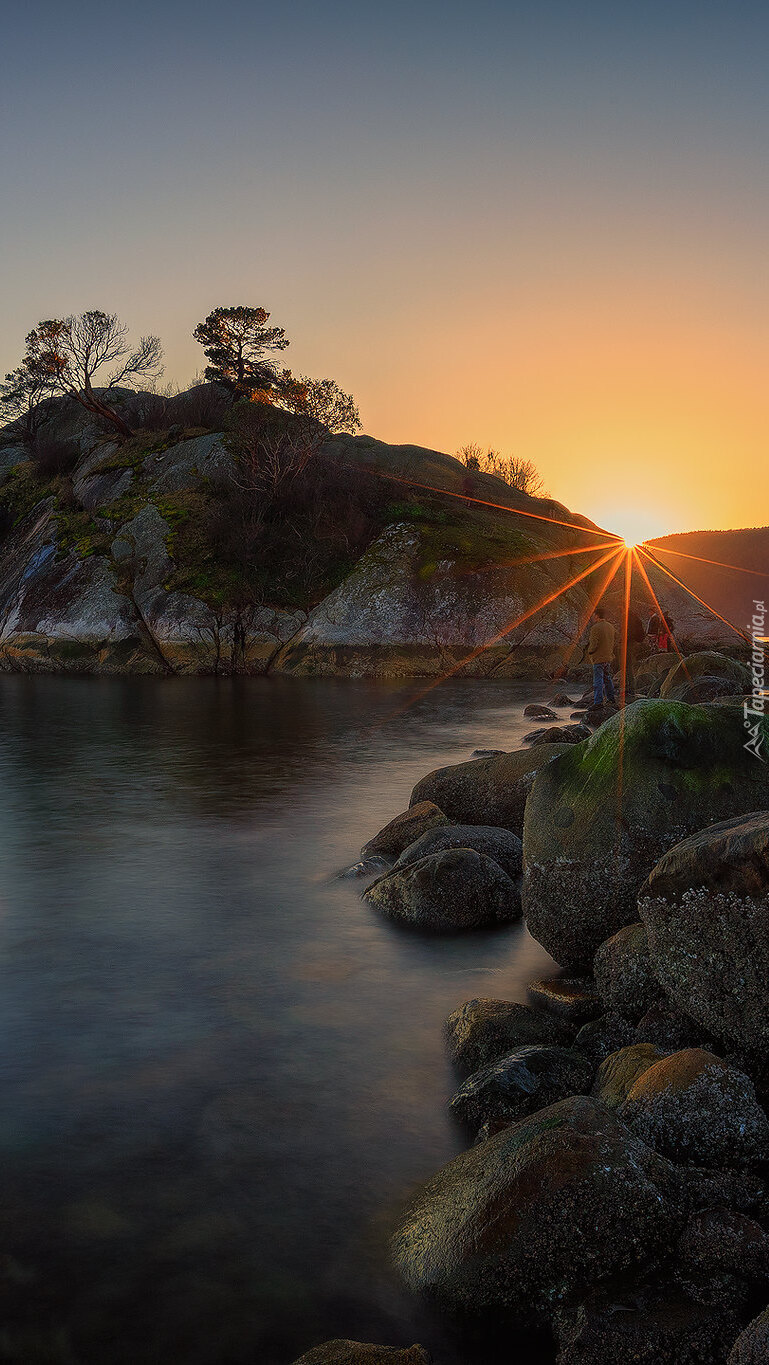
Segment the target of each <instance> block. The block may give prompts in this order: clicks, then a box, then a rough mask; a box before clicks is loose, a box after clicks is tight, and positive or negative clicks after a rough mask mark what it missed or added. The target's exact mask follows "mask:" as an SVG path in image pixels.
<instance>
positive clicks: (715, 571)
mask: <svg viewBox="0 0 769 1365" xmlns="http://www.w3.org/2000/svg"><path fill="white" fill-rule="evenodd" d="M649 549H651V550H653V552H655V553H657V554H658V559H659V561H660V563H661V564H664V565H665V567H666V568H667V569H669V570H670V571H671V573H674V574H676V575H677V576H678V578H680V579H681V580H682V581H683V582H684V583H686V585H687V587H689V588H691V589H692V591H693V592H696V593H697V594H698V596H699V597H702V598H704V599H705V601H706V602H709V603H710V604H711V605H712V606H714V607H715V608H716V611H719V612H720V613H721V615H722V616H726V617H727V618H728V619H729V620H730V621H733V622H734V624H735V625H737V626H739V627H741V628H742V629H743V630H744V629H745V627H746V625H747V623H748V621H749V620H750V617H751V616H752V614H753V602H754V600H758V601H763V600H764V599H765V598H766V597H767V595H769V526H753V527H748V528H746V529H744V530H739V531H685V532H683V533H681V534H680V535H673V536H661V537H660V538H659V539H658V540H652V541H649ZM688 556H694V557H693V558H689V557H688ZM704 560H708V561H711V562H709V563H704V562H703V561H704ZM725 565H733V566H734V567H732V568H726V567H721V566H725Z"/></svg>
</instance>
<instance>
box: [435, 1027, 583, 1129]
mask: <svg viewBox="0 0 769 1365" xmlns="http://www.w3.org/2000/svg"><path fill="white" fill-rule="evenodd" d="M592 1079H593V1067H592V1065H591V1064H590V1062H589V1061H588V1060H587V1058H586V1057H585V1056H584V1055H583V1054H581V1053H579V1052H575V1051H574V1050H573V1049H572V1048H567V1047H548V1046H547V1045H546V1044H541V1043H540V1044H534V1045H532V1046H531V1047H522V1048H518V1050H517V1051H516V1052H508V1053H507V1054H506V1055H505V1056H504V1057H501V1058H500V1059H499V1061H497V1062H491V1063H490V1064H489V1065H488V1066H484V1067H481V1069H480V1071H476V1072H474V1073H473V1075H472V1076H469V1077H468V1079H467V1080H466V1081H465V1083H464V1085H462V1086H461V1087H460V1089H459V1090H458V1091H457V1093H456V1094H455V1096H454V1098H453V1099H452V1101H451V1109H452V1112H453V1113H454V1114H455V1115H456V1117H457V1118H458V1119H460V1120H461V1121H462V1122H463V1123H466V1124H467V1125H468V1127H470V1128H473V1129H475V1130H477V1129H479V1128H480V1127H481V1126H482V1125H483V1124H484V1123H487V1122H489V1123H490V1122H494V1121H504V1122H505V1123H512V1122H517V1120H518V1119H522V1118H525V1117H526V1115H527V1114H533V1113H534V1112H535V1111H536V1110H537V1109H544V1108H546V1106H547V1105H550V1104H555V1103H556V1101H557V1100H564V1099H566V1098H567V1097H568V1096H569V1095H585V1094H587V1091H588V1090H589V1089H590V1082H591V1081H592Z"/></svg>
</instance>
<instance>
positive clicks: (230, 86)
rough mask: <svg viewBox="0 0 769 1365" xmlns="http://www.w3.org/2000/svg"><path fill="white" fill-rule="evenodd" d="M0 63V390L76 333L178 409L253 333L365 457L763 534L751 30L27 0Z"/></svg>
mask: <svg viewBox="0 0 769 1365" xmlns="http://www.w3.org/2000/svg"><path fill="white" fill-rule="evenodd" d="M3 44H4V55H3V57H2V81H1V82H0V104H1V106H2V110H1V112H2V127H3V132H2V180H1V181H0V185H1V187H2V265H3V270H2V286H1V288H0V367H2V370H3V371H5V370H6V369H9V368H10V367H11V366H13V365H15V364H16V363H17V362H18V359H19V358H20V354H21V348H22V343H23V338H24V335H25V333H26V332H27V331H28V330H29V328H30V327H31V326H32V325H34V323H36V322H37V321H38V319H39V318H41V317H50V316H54V315H57V314H66V313H68V312H73V311H80V310H82V309H83V308H88V307H101V308H105V309H108V310H115V311H117V312H119V313H120V314H121V315H122V316H123V317H124V318H125V320H126V321H127V322H129V323H130V325H131V327H132V331H133V332H134V333H136V334H138V333H140V332H157V333H159V335H160V336H161V338H162V341H163V344H164V347H165V351H166V378H167V379H169V380H175V381H178V382H179V383H186V382H188V381H189V380H190V379H191V377H192V376H193V375H194V374H195V372H196V371H197V370H198V369H199V368H200V367H201V366H202V363H203V361H202V353H201V351H200V349H199V347H198V346H197V345H196V344H195V342H194V341H193V340H192V337H191V332H192V328H193V326H194V324H195V322H196V321H198V319H199V318H201V317H203V316H204V315H205V314H206V313H207V312H208V311H209V310H210V308H212V307H213V306H215V305H217V304H219V303H225V304H229V303H250V304H261V305H263V306H264V307H267V308H269V309H271V311H272V315H273V320H274V321H275V322H277V323H279V324H281V325H283V326H285V327H286V329H287V331H288V333H289V336H290V337H291V339H292V345H291V348H290V350H289V351H288V352H286V355H285V360H286V363H288V364H290V365H291V366H292V368H294V369H295V370H298V371H304V372H309V373H312V374H317V375H326V374H330V375H333V376H334V377H335V378H336V379H337V380H338V381H339V382H340V383H341V384H342V386H343V387H344V388H348V389H351V390H352V391H353V392H354V393H355V395H356V397H357V399H358V401H359V405H360V408H361V414H362V417H363V422H364V428H365V430H366V431H368V432H371V433H372V434H375V435H377V436H379V437H382V438H383V439H386V440H390V441H412V442H418V443H420V444H424V445H429V446H433V447H436V448H439V449H443V450H449V451H453V450H455V449H456V448H457V447H458V446H459V445H461V444H463V443H465V442H467V441H471V440H477V441H480V442H482V443H484V444H486V443H488V444H491V445H494V446H497V447H500V448H501V449H502V450H504V451H514V452H515V453H516V454H518V455H522V456H525V457H528V458H531V459H533V460H534V461H535V462H536V463H537V465H538V466H539V468H540V469H541V471H542V474H543V476H544V479H545V482H546V484H547V487H548V489H549V491H550V492H551V493H552V494H553V495H554V496H556V497H558V498H559V499H560V500H562V501H564V502H566V503H567V504H569V505H570V506H571V507H573V508H575V509H578V510H580V511H582V512H584V513H586V514H588V515H590V516H592V517H594V518H596V519H597V520H599V521H600V522H602V523H603V524H604V525H610V526H611V527H612V528H613V529H617V530H619V531H620V532H626V533H628V534H629V535H633V536H634V535H636V534H640V535H651V534H657V533H662V532H664V531H669V530H683V529H689V528H698V527H712V528H721V527H729V526H749V525H757V524H766V523H767V522H769V460H768V459H767V428H768V426H769V398H768V397H767V395H768V394H769V382H768V379H769V278H768V276H767V228H769V175H768V174H767V171H768V170H769V83H767V79H766V67H767V55H768V53H769V6H767V5H766V4H765V3H749V2H748V3H740V4H739V5H733V4H729V3H725V2H724V3H710V0H696V3H694V2H693V3H682V2H681V0H666V3H662V2H661V0H660V2H658V0H643V3H636V4H626V5H622V4H618V3H616V0H615V3H612V4H608V3H607V4H603V3H592V2H591V0H586V2H585V3H581V4H580V3H576V2H575V0H567V2H555V0H537V2H536V3H534V2H532V3H527V4H517V3H496V2H494V3H490V2H488V0H479V2H478V0H476V3H474V4H472V5H471V4H462V5H460V4H454V3H450V2H448V3H446V2H445V0H444V3H440V4H438V3H423V2H422V0H413V2H412V3H408V4H405V3H391V4H389V5H386V6H385V5H368V4H366V3H346V2H341V0H339V2H337V3H323V0H316V2H315V3H305V0H284V3H282V4H275V5H269V6H267V5H263V4H261V3H258V0H257V3H240V2H234V0H221V3H219V4H215V5H213V4H205V5H204V4H201V3H196V0H187V3H184V4H181V3H180V4H175V3H170V4H169V3H163V0H159V3H157V4H153V5H149V4H146V3H142V2H141V0H140V3H138V4H134V5H132V6H127V5H121V6H113V5H103V4H102V5H95V4H94V5H92V4H84V3H78V0H73V2H72V3H70V4H68V5H61V4H56V5H54V4H51V3H42V2H41V0H31V3H28V4H27V5H26V6H25V7H24V8H22V7H19V8H18V9H17V10H15V11H14V12H13V14H12V15H11V16H10V17H9V16H7V15H6V17H5V19H4V26H3ZM634 518H635V520H634Z"/></svg>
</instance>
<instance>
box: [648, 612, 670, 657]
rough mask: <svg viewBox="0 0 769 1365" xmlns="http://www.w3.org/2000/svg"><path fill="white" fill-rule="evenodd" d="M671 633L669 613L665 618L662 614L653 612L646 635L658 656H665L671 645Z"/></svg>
mask: <svg viewBox="0 0 769 1365" xmlns="http://www.w3.org/2000/svg"><path fill="white" fill-rule="evenodd" d="M672 632H673V617H672V616H671V615H670V613H669V612H668V614H667V616H663V614H662V612H655V613H654V615H653V616H652V619H651V621H650V622H649V628H648V631H647V634H648V635H649V637H650V639H651V642H652V644H653V645H654V648H655V649H656V651H657V653H658V654H667V652H668V650H669V649H670V645H671V635H672Z"/></svg>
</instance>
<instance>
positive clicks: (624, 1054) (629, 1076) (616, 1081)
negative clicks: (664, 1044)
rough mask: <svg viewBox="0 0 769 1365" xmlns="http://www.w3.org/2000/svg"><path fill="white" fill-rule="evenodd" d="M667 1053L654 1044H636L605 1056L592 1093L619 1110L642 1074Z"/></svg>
mask: <svg viewBox="0 0 769 1365" xmlns="http://www.w3.org/2000/svg"><path fill="white" fill-rule="evenodd" d="M664 1056H665V1053H664V1052H662V1051H661V1050H660V1049H659V1048H658V1047H654V1046H653V1045H652V1044H651V1043H634V1044H633V1045H632V1047H623V1048H620V1049H619V1051H618V1052H612V1053H611V1054H610V1055H609V1056H608V1057H606V1058H604V1060H603V1061H602V1062H601V1065H600V1066H599V1068H598V1071H597V1073H596V1077H595V1080H594V1081H593V1089H592V1093H593V1094H594V1095H595V1096H596V1098H597V1099H599V1100H601V1101H602V1102H603V1103H604V1104H605V1105H608V1107H609V1109H619V1106H620V1105H621V1104H622V1103H623V1102H624V1101H625V1100H626V1099H627V1096H628V1095H629V1093H630V1091H631V1090H632V1089H633V1086H634V1085H635V1083H636V1081H637V1080H638V1078H639V1076H643V1074H644V1072H645V1071H648V1070H649V1067H650V1066H654V1063H655V1062H659V1061H661V1059H662V1058H663V1057H664Z"/></svg>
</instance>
